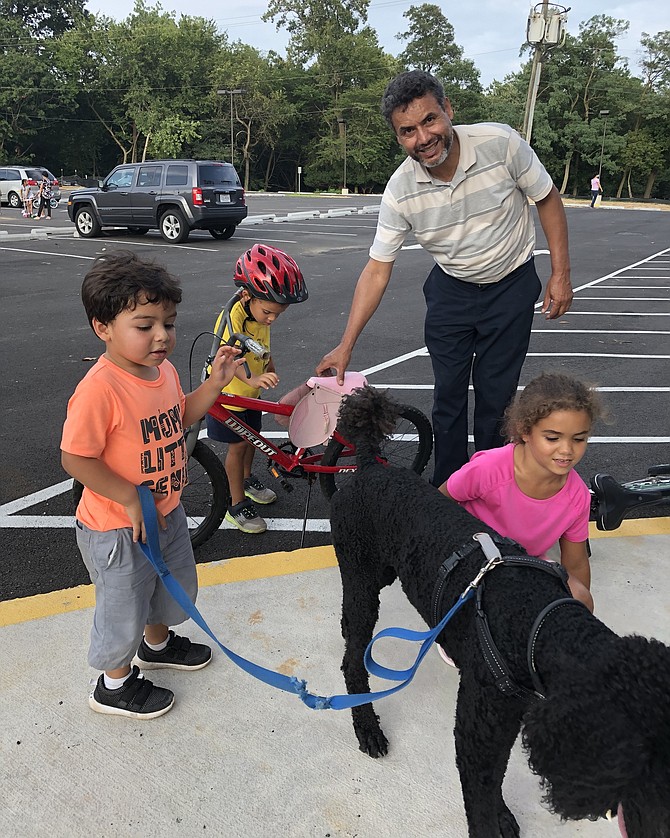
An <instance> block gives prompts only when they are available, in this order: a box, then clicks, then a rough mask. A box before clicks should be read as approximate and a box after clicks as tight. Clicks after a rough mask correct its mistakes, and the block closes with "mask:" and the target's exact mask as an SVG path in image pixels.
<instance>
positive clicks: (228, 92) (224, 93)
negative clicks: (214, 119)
mask: <svg viewBox="0 0 670 838" xmlns="http://www.w3.org/2000/svg"><path fill="white" fill-rule="evenodd" d="M216 92H217V93H218V95H219V96H228V95H230V162H231V163H232V164H233V166H234V165H235V160H234V159H233V154H234V149H235V145H234V139H233V96H237V95H238V94H239V93H244V90H242V88H240V87H237V88H235V90H217V91H216Z"/></svg>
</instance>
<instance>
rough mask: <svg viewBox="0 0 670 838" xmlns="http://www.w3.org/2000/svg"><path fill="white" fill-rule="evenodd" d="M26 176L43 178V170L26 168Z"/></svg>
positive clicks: (36, 178) (37, 178) (34, 178)
mask: <svg viewBox="0 0 670 838" xmlns="http://www.w3.org/2000/svg"><path fill="white" fill-rule="evenodd" d="M26 177H29V178H32V179H33V180H42V172H41V170H40V169H26Z"/></svg>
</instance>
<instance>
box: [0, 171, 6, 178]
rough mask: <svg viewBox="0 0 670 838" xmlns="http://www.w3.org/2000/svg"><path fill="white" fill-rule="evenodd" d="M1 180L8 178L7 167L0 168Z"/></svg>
mask: <svg viewBox="0 0 670 838" xmlns="http://www.w3.org/2000/svg"><path fill="white" fill-rule="evenodd" d="M0 180H7V169H0Z"/></svg>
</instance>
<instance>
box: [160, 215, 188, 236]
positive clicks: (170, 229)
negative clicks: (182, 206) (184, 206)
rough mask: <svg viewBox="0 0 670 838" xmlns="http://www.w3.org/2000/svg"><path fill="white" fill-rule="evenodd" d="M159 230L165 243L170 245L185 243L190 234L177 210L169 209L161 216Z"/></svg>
mask: <svg viewBox="0 0 670 838" xmlns="http://www.w3.org/2000/svg"><path fill="white" fill-rule="evenodd" d="M159 230H160V233H161V236H162V237H163V238H164V239H165V241H166V242H171V243H172V244H179V243H180V242H185V241H186V239H187V238H188V234H189V233H190V232H191V231H190V230H189V228H188V226H187V225H186V221H185V219H184V216H183V215H182V214H181V213H180V212H179V210H177V209H169V210H167V211H166V212H164V213H163V215H161V220H160V224H159Z"/></svg>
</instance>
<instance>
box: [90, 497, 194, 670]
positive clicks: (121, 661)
mask: <svg viewBox="0 0 670 838" xmlns="http://www.w3.org/2000/svg"><path fill="white" fill-rule="evenodd" d="M165 520H166V523H167V529H166V530H162V529H160V528H159V530H158V537H159V543H160V548H161V552H162V554H163V559H164V561H165V564H166V565H167V566H168V568H169V569H170V572H171V573H172V575H173V576H174V578H175V579H176V580H177V581H178V582H179V583H180V585H181V586H182V588H184V590H185V591H186V593H187V594H188V596H189V597H190V599H191V601H192V602H195V599H196V596H197V593H198V578H197V575H196V571H195V559H194V558H193V548H192V547H191V540H190V538H189V534H188V525H187V522H186V513H185V512H184V507H183V506H182V505H181V504H180V505H179V506H178V507H177V508H176V509H173V510H172V512H170V513H169V514H168V515H167V517H166V519H165ZM76 532H77V545H78V547H79V551H80V552H81V555H82V558H83V560H84V564H85V565H86V569H87V570H88V573H89V576H90V577H91V581H92V582H93V584H94V585H95V612H94V614H93V628H92V629H91V645H90V648H89V652H88V662H89V664H90V665H91V666H92V667H93V668H94V669H103V670H106V671H109V670H110V669H120V668H121V667H122V666H126V665H127V664H129V663H130V662H131V660H132V659H133V657H134V655H135V653H136V652H137V648H138V646H139V645H140V641H141V640H142V634H143V631H144V627H145V625H147V624H149V625H155V624H158V623H163V624H164V625H166V626H175V625H178V624H179V623H183V622H184V621H185V620H187V619H188V617H187V615H186V614H185V613H184V611H183V609H182V608H181V606H179V605H177V603H176V602H175V601H174V599H172V597H171V596H170V594H169V593H168V591H167V588H166V587H165V585H164V584H163V583H162V582H161V580H160V577H159V576H158V574H157V573H156V571H155V570H154V569H153V567H152V566H151V564H150V563H149V560H148V559H147V557H146V556H145V555H144V553H143V552H142V550H141V548H140V546H139V544H138V543H136V542H133V531H132V529H130V528H123V529H118V530H109V531H108V532H99V531H97V530H91V529H89V528H88V527H86V526H84V524H81V523H80V522H79V521H77V526H76Z"/></svg>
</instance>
